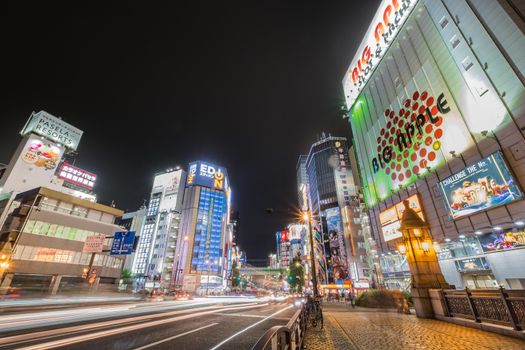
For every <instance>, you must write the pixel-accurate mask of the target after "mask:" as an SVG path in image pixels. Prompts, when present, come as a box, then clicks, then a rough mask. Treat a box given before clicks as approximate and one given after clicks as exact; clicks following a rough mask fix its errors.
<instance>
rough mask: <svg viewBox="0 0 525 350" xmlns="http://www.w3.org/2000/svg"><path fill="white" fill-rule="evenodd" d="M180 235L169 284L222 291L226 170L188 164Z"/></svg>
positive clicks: (226, 255)
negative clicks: (171, 279)
mask: <svg viewBox="0 0 525 350" xmlns="http://www.w3.org/2000/svg"><path fill="white" fill-rule="evenodd" d="M185 184H186V189H185V195H184V201H183V203H182V218H181V231H180V232H181V234H180V235H179V237H178V239H177V244H176V252H175V261H174V270H173V276H172V278H173V284H174V286H177V287H182V288H183V289H184V290H187V291H191V292H199V293H204V290H206V292H207V291H209V290H213V289H223V288H225V287H226V285H227V276H228V273H229V272H228V266H230V262H229V261H228V259H231V256H232V253H231V249H232V241H233V231H232V230H228V225H229V223H230V215H229V214H230V208H231V205H230V198H231V189H230V187H229V184H228V177H227V172H226V169H225V168H223V167H220V166H217V165H215V164H210V163H207V162H202V161H197V162H193V163H190V164H189V168H188V176H187V180H186V183H185Z"/></svg>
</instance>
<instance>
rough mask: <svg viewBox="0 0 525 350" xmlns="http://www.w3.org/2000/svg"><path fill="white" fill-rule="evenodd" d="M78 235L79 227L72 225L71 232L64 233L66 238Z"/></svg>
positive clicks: (73, 237)
mask: <svg viewBox="0 0 525 350" xmlns="http://www.w3.org/2000/svg"><path fill="white" fill-rule="evenodd" d="M76 235H77V228H75V227H70V228H69V233H68V235H67V236H66V235H64V238H67V239H75V236H76Z"/></svg>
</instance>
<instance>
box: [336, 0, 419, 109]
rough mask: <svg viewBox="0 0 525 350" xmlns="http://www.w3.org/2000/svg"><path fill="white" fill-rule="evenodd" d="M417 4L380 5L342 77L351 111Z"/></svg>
mask: <svg viewBox="0 0 525 350" xmlns="http://www.w3.org/2000/svg"><path fill="white" fill-rule="evenodd" d="M417 2H418V0H383V1H382V2H381V4H380V5H379V9H378V10H377V12H376V14H375V15H374V18H373V20H372V23H371V24H370V27H368V30H367V32H366V34H365V38H364V40H363V41H362V42H361V45H360V46H359V49H358V50H357V54H356V55H355V56H354V59H353V60H352V63H351V64H350V67H349V68H348V71H347V72H346V74H345V76H344V78H343V89H344V92H345V99H346V105H347V107H348V108H351V106H352V105H353V104H354V102H355V100H356V99H357V96H359V93H360V92H361V91H362V89H363V87H364V86H365V85H366V82H367V81H368V79H369V78H370V77H371V76H372V73H373V72H374V70H375V69H376V68H377V66H378V64H379V61H381V59H382V58H383V56H384V54H385V52H386V51H387V49H388V47H389V46H390V44H391V43H392V41H393V40H394V38H395V36H396V35H397V33H398V32H399V29H400V28H401V26H402V25H403V24H404V23H405V20H406V19H407V18H408V16H409V15H410V13H411V12H412V9H413V8H414V6H415V5H416V4H417Z"/></svg>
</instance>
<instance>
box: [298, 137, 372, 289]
mask: <svg viewBox="0 0 525 350" xmlns="http://www.w3.org/2000/svg"><path fill="white" fill-rule="evenodd" d="M303 159H304V157H300V159H299V163H298V164H299V165H298V169H300V168H301V163H303ZM304 164H305V165H304V166H305V169H306V174H307V176H306V179H307V181H308V182H307V185H306V186H305V187H306V188H307V189H308V191H307V194H308V196H307V200H308V203H309V207H310V209H311V211H312V217H313V219H314V220H313V229H314V232H313V237H314V241H315V244H314V249H315V258H316V266H317V268H318V279H319V280H320V281H321V282H322V283H323V284H325V285H329V286H332V285H333V284H344V285H345V286H346V287H347V288H350V286H351V284H352V283H354V284H355V283H358V282H363V281H364V280H366V281H368V279H369V275H370V274H369V271H368V267H367V265H366V259H365V255H366V251H365V246H364V239H363V236H362V233H361V230H360V228H361V223H360V211H359V194H358V188H357V186H356V185H355V182H354V175H353V172H352V168H351V161H350V154H349V146H348V142H347V140H346V138H344V137H334V136H331V135H328V136H326V135H325V134H324V133H323V135H322V136H321V138H320V139H319V141H317V142H316V143H314V144H313V145H312V146H311V148H310V152H309V153H308V156H307V157H306V161H304ZM299 174H300V172H299V171H298V180H299V179H300V180H301V181H304V179H305V177H304V176H302V177H300V176H299ZM298 185H299V189H300V188H301V185H302V184H298Z"/></svg>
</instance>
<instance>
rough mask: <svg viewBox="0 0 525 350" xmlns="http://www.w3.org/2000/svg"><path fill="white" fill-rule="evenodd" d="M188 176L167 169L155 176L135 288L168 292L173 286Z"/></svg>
mask: <svg viewBox="0 0 525 350" xmlns="http://www.w3.org/2000/svg"><path fill="white" fill-rule="evenodd" d="M185 181H186V172H185V171H184V170H182V169H180V168H176V169H168V170H167V171H166V172H163V173H160V174H157V175H155V178H154V179H153V187H152V189H151V195H150V200H149V204H148V208H147V210H146V215H145V220H144V223H143V225H142V230H141V231H140V235H139V236H140V239H139V243H138V246H137V251H136V252H135V254H134V259H133V264H132V269H131V271H132V272H133V274H135V276H136V279H135V283H136V288H138V289H142V288H147V289H157V288H160V289H161V290H168V289H169V288H170V286H171V285H172V284H173V280H172V275H173V262H174V260H175V244H176V242H177V239H178V235H179V226H180V218H181V210H182V200H183V197H184V184H185Z"/></svg>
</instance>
